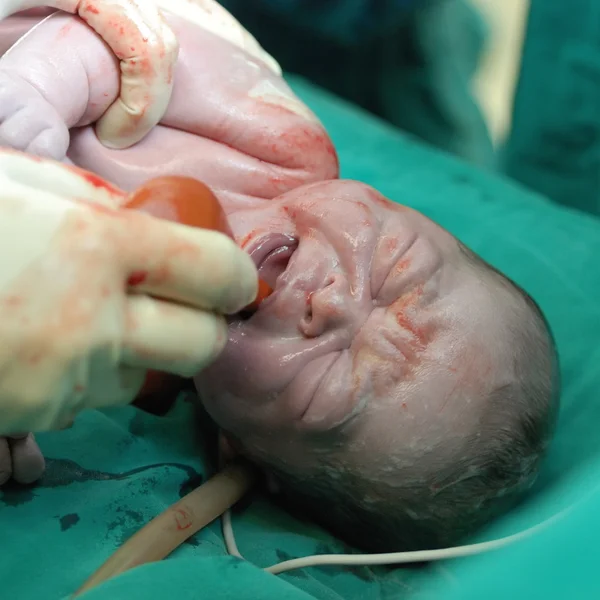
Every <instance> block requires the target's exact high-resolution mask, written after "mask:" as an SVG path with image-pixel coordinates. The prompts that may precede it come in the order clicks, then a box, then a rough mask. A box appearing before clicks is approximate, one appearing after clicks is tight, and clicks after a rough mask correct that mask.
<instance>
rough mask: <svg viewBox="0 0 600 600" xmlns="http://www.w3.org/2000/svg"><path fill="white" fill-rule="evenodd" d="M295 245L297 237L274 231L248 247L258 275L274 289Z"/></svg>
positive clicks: (296, 244) (296, 245)
mask: <svg viewBox="0 0 600 600" xmlns="http://www.w3.org/2000/svg"><path fill="white" fill-rule="evenodd" d="M297 247H298V240H297V239H295V238H293V237H291V236H289V235H284V234H279V233H276V234H270V235H267V236H265V237H262V238H260V239H259V240H258V241H257V242H256V243H255V244H254V245H253V246H252V248H251V249H250V251H249V253H250V257H251V258H252V259H253V260H254V264H255V265H256V268H257V269H258V275H259V277H260V278H261V279H262V280H263V281H265V282H266V283H268V284H269V285H270V286H271V287H272V288H273V289H274V290H275V289H276V286H277V280H278V279H279V277H280V276H281V275H282V274H283V273H284V272H285V270H286V268H287V266H288V264H289V262H290V258H291V257H292V255H293V254H294V251H295V250H296V248H297Z"/></svg>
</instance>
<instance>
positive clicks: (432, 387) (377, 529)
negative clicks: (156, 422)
mask: <svg viewBox="0 0 600 600" xmlns="http://www.w3.org/2000/svg"><path fill="white" fill-rule="evenodd" d="M170 22H171V23H172V24H173V25H174V28H176V30H177V34H178V37H179V41H180V44H181V54H180V62H179V63H178V65H177V68H176V77H175V85H174V89H173V98H172V102H171V105H170V107H169V110H168V112H167V114H166V116H165V118H164V119H163V122H162V125H161V126H159V127H157V128H156V129H155V130H153V131H152V132H151V133H150V135H149V136H148V137H147V138H145V139H144V140H143V141H142V142H141V143H140V144H138V145H136V146H133V147H132V148H129V149H127V150H125V151H115V150H110V149H108V148H105V147H103V146H102V145H101V144H100V143H99V142H98V140H97V139H96V138H95V136H94V131H93V129H91V127H89V123H92V122H93V121H94V118H96V119H97V118H98V117H99V116H100V115H101V114H102V110H105V109H106V107H107V106H108V105H109V104H110V102H112V100H114V98H115V97H116V96H117V94H118V64H117V62H116V60H114V57H112V56H111V55H110V53H109V52H108V51H107V49H106V47H105V46H104V45H103V44H102V43H101V41H100V40H99V39H98V37H97V36H96V35H95V34H94V33H93V32H91V31H90V30H89V29H87V28H86V27H85V25H83V24H82V23H80V22H79V21H77V20H75V19H73V18H72V17H67V16H58V17H53V18H52V19H50V21H48V22H46V23H45V24H44V25H43V26H41V27H39V28H38V29H37V30H36V31H34V32H33V33H32V34H31V35H30V36H29V37H28V38H27V39H26V40H25V41H24V42H22V43H21V44H20V45H19V46H18V47H17V48H15V50H14V51H13V52H11V53H10V54H9V56H8V57H6V58H7V60H2V61H0V77H2V76H4V77H5V78H8V81H9V82H10V81H12V82H13V83H14V84H15V85H14V88H13V98H14V94H16V93H18V94H21V96H20V101H21V102H23V101H25V100H26V99H27V96H26V95H25V96H23V94H33V96H35V97H36V98H37V96H36V95H35V93H33V92H32V91H31V90H33V91H34V92H37V89H38V88H41V89H43V91H44V94H43V95H41V100H40V99H39V98H38V99H37V100H36V101H37V102H38V103H39V104H38V110H37V114H39V115H42V116H44V115H50V116H51V117H52V119H54V120H53V121H51V123H50V124H51V125H52V127H54V131H58V132H59V131H61V127H60V126H61V125H62V128H63V130H64V129H69V128H72V127H74V126H75V125H77V126H78V128H77V129H75V130H72V131H71V138H70V143H69V150H68V155H69V157H70V158H71V159H72V160H73V161H74V162H76V163H77V164H79V165H80V166H84V167H87V168H92V169H93V170H94V171H95V172H97V173H98V174H100V175H102V176H103V177H106V178H107V179H109V180H111V181H112V182H113V183H115V184H116V185H118V186H120V187H122V188H124V189H133V188H134V187H136V186H137V185H139V184H140V183H142V182H143V181H144V180H146V179H147V178H149V177H153V176H156V175H159V174H166V173H173V174H191V175H195V176H197V177H199V178H201V179H204V180H206V181H207V183H209V184H210V185H212V186H213V188H215V191H216V192H217V194H218V195H219V198H220V200H221V202H222V203H223V205H224V207H225V209H226V211H227V212H228V214H229V219H230V224H231V227H232V230H233V232H234V234H235V236H236V239H237V240H238V241H239V243H240V244H241V245H242V246H243V247H244V248H246V249H247V250H248V252H250V254H251V255H252V256H253V257H254V259H255V260H256V262H257V265H258V266H259V269H260V274H261V277H262V278H263V279H264V280H266V281H267V282H268V283H270V284H271V285H272V286H273V287H274V289H275V292H274V294H273V295H272V296H271V297H270V298H269V299H267V300H266V301H265V302H264V303H263V305H262V306H261V307H260V309H259V310H258V312H256V313H255V314H254V315H252V316H250V317H249V318H247V319H242V318H241V317H240V318H238V319H233V320H232V321H231V323H230V340H229V344H228V346H227V348H226V350H225V352H224V353H223V355H222V356H221V358H220V359H219V360H218V361H217V362H216V363H215V364H214V365H213V366H212V367H211V368H209V369H208V370H206V371H205V372H203V373H201V374H200V375H198V377H197V378H196V385H197V387H198V390H199V397H200V399H201V401H202V405H203V407H204V408H205V409H206V411H208V413H209V414H210V415H211V417H212V418H213V419H214V420H215V422H216V423H217V424H218V425H219V426H220V427H221V428H222V429H223V431H224V432H226V435H227V438H228V440H229V441H230V443H231V445H232V446H233V447H234V449H235V450H236V451H238V452H240V453H242V454H244V455H246V456H248V457H249V458H251V459H252V460H253V461H255V462H256V463H257V464H259V465H260V466H261V467H263V469H264V470H265V472H266V473H267V474H268V475H269V477H270V478H271V479H272V480H273V481H274V482H275V483H277V484H278V486H277V487H278V488H279V489H280V493H281V497H282V499H283V500H284V501H288V502H289V503H291V504H292V505H297V506H300V507H302V509H303V510H305V511H308V512H309V513H310V514H311V516H312V517H313V518H315V519H316V520H317V521H319V522H321V523H322V524H323V525H325V526H326V527H328V528H330V529H332V530H333V531H334V532H335V533H337V534H338V535H340V536H341V537H343V538H345V539H347V540H348V541H350V542H351V543H354V544H356V545H357V546H360V547H363V548H365V549H367V550H377V551H386V550H390V551H392V550H402V549H409V548H410V549H416V548H432V547H436V546H445V545H448V544H453V543H455V542H457V541H459V540H460V539H461V538H462V537H464V536H465V535H468V534H470V533H472V532H474V531H475V530H476V529H477V528H478V527H479V526H481V525H482V524H483V523H485V522H487V521H488V520H489V519H490V518H492V517H494V516H495V515H497V514H500V513H501V512H503V511H504V510H506V509H507V508H508V507H510V506H511V505H512V504H513V503H514V502H515V501H517V500H518V498H519V496H520V494H522V493H523V492H524V491H525V490H526V489H527V488H529V487H530V486H531V484H532V482H533V481H534V479H535V476H536V473H537V471H538V469H539V464H540V460H541V458H542V456H543V454H544V450H545V448H546V446H547V443H548V441H549V438H550V435H551V432H552V427H553V423H554V418H555V413H556V406H557V387H558V386H557V367H556V358H555V352H554V346H553V342H552V338H551V335H550V333H549V330H548V327H547V325H546V323H545V321H544V318H543V316H542V315H541V313H540V311H539V309H538V308H537V307H536V305H535V303H534V302H533V301H532V300H531V299H530V298H529V297H528V296H527V295H526V294H525V293H524V292H523V291H522V290H520V289H519V288H517V287H516V286H515V285H514V284H512V283H511V282H510V281H508V280H507V279H506V278H505V277H503V276H502V275H501V274H500V273H498V272H496V271H495V270H494V269H493V268H491V267H490V266H489V265H487V264H485V263H484V262H483V261H482V260H481V259H479V258H478V257H477V256H475V255H474V254H473V253H472V252H470V251H469V250H468V249H467V248H465V247H464V246H463V245H461V244H460V242H458V241H457V240H456V239H455V238H453V237H452V236H451V235H450V234H449V233H448V232H446V231H444V230H443V229H441V228H440V227H438V226H437V225H435V224H434V223H432V222H431V221H429V220H428V219H427V218H425V217H424V216H423V215H420V214H419V213H416V212H415V211H413V210H411V209H409V208H407V207H403V206H400V205H397V204H394V203H392V202H390V201H389V200H386V199H385V198H383V197H382V196H381V195H379V194H378V193H377V192H376V191H374V190H373V189H371V188H369V187H368V186H366V185H363V184H360V183H357V182H352V181H338V180H331V179H332V178H335V177H336V176H337V161H336V159H335V152H334V151H333V149H332V146H331V142H330V141H329V138H328V137H327V135H326V134H325V132H324V131H323V129H322V127H321V126H320V125H319V123H318V122H317V120H316V119H315V118H314V116H313V115H312V114H311V113H310V111H308V109H306V107H304V106H303V105H302V104H301V103H300V102H299V101H298V100H297V99H296V98H295V97H294V96H293V94H292V93H291V91H289V88H287V87H286V86H285V84H284V83H283V81H282V80H281V79H280V78H279V77H278V76H277V74H276V73H274V72H273V71H271V70H269V68H268V66H267V65H263V64H260V63H258V62H256V61H253V60H251V58H250V57H249V56H248V55H245V54H244V53H242V52H241V51H239V50H236V49H235V48H233V47H232V45H231V44H229V43H228V42H227V41H225V40H223V39H220V38H219V37H218V36H215V35H212V34H211V33H210V32H206V31H204V32H198V31H197V30H196V29H194V28H192V27H190V26H189V25H188V24H186V23H184V22H182V21H179V20H177V19H171V20H170ZM51 28H53V29H51ZM36 39H37V40H41V41H42V42H43V46H41V47H43V48H44V55H43V56H42V54H41V53H40V52H38V53H37V54H36V53H35V52H34V46H33V44H34V43H35V42H36ZM49 39H52V40H54V43H53V44H49V43H48V40H49ZM75 41H77V42H78V43H77V44H75ZM74 49H77V50H76V51H77V52H78V53H80V54H79V55H80V56H83V57H84V58H85V60H84V61H82V62H83V65H84V67H85V68H84V69H82V70H79V71H76V70H74V69H73V70H69V69H64V68H61V64H62V63H64V62H65V61H67V62H68V61H69V60H72V57H73V56H74V52H75V51H74ZM207 50H210V51H211V52H210V54H209V53H208V51H207ZM46 56H47V57H48V58H47V59H46V58H45V57H46ZM208 56H210V59H208V58H207V57H208ZM32 57H33V58H32ZM32 61H33V62H35V65H36V68H31V64H32ZM44 61H46V62H44ZM99 61H100V62H99ZM100 67H101V68H100ZM192 67H193V68H192ZM90 70H91V71H92V72H93V75H94V76H90V74H89V71H90ZM32 80H33V81H32ZM23 81H26V82H27V84H28V85H27V86H21V87H19V86H20V83H21V82H23ZM36 86H37V88H36ZM61 86H64V87H61ZM90 88H91V90H90ZM5 89H7V88H5ZM8 89H9V90H10V88H8ZM65 89H72V90H77V93H72V94H70V95H66V94H65V92H64V90H65ZM15 90H16V91H15ZM61 90H63V91H62V92H61ZM38 95H40V94H38ZM15 102H16V99H15ZM43 102H45V103H46V105H44V104H43ZM49 104H50V105H51V108H52V109H53V111H54V112H52V111H50V110H49V109H48V108H46V109H45V108H44V106H46V107H47V105H49ZM98 104H101V105H102V106H100V107H99V106H98ZM6 105H8V104H5V106H6ZM56 115H58V118H57V117H56ZM92 117H94V118H92ZM0 121H1V119H0ZM186 131H187V132H188V133H185V132H186ZM0 133H1V127H0ZM54 139H56V140H59V141H60V139H61V138H60V136H57V137H56V138H54ZM63 139H64V138H63ZM68 141H69V140H68V138H67V142H68ZM50 142H52V140H50ZM57 147H58V146H56V145H54V146H52V145H51V143H49V145H48V146H46V148H51V149H52V151H53V152H56V148H57ZM64 151H66V145H65V146H64V149H63V150H62V152H63V154H64ZM59 158H60V156H59ZM327 180H329V181H327ZM281 194H282V195H281Z"/></svg>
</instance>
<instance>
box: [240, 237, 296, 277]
mask: <svg viewBox="0 0 600 600" xmlns="http://www.w3.org/2000/svg"><path fill="white" fill-rule="evenodd" d="M297 245H298V241H297V240H296V239H295V238H293V237H292V236H291V235H286V234H284V233H270V234H268V235H265V236H262V237H261V238H259V239H258V240H256V241H255V242H254V243H253V244H252V245H251V246H250V248H249V249H248V254H250V258H252V260H253V261H254V264H255V265H256V268H257V269H260V267H261V265H262V264H263V262H264V261H265V260H266V258H267V257H268V256H269V255H270V254H271V253H272V252H274V251H276V250H279V249H280V248H283V247H286V246H287V247H295V246H297Z"/></svg>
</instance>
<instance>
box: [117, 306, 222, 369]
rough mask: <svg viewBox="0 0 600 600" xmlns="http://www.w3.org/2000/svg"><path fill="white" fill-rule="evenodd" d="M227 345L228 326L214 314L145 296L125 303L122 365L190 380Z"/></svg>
mask: <svg viewBox="0 0 600 600" xmlns="http://www.w3.org/2000/svg"><path fill="white" fill-rule="evenodd" d="M226 342H227V324H226V322H225V319H224V318H223V317H220V316H218V315H215V314H214V313H210V312H204V311H201V310H196V309H193V308H190V307H188V306H182V305H176V304H172V303H169V302H164V301H162V300H157V299H154V298H150V297H148V296H144V295H133V296H130V297H129V298H128V300H127V308H126V317H125V333H124V338H123V354H122V358H121V360H122V362H123V363H124V364H126V365H129V366H136V367H144V368H147V369H155V370H159V371H165V372H167V373H173V374H175V375H180V376H182V377H192V376H193V375H196V374H197V373H198V372H199V371H200V370H202V368H204V367H205V366H206V365H208V364H209V363H210V362H212V361H213V360H214V359H215V358H216V357H217V356H218V355H219V353H220V352H221V351H222V350H223V348H224V347H225V344H226Z"/></svg>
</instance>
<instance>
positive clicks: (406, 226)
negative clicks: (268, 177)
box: [229, 180, 454, 251]
mask: <svg viewBox="0 0 600 600" xmlns="http://www.w3.org/2000/svg"><path fill="white" fill-rule="evenodd" d="M399 200H400V201H401V199H399ZM229 218H230V222H231V226H232V229H233V232H234V234H235V235H236V237H237V238H238V239H241V240H242V245H243V239H244V238H250V237H253V236H254V235H255V234H256V233H258V232H260V231H263V230H264V231H277V232H278V233H284V234H289V235H293V234H294V233H298V232H297V230H298V228H300V229H302V228H303V229H305V230H307V229H311V228H313V227H318V228H321V229H323V228H325V229H327V226H329V229H330V230H331V232H336V231H337V232H345V233H346V234H347V235H348V234H352V235H353V236H354V237H355V238H357V239H360V238H361V234H362V236H364V237H368V238H370V239H373V238H384V240H387V241H388V248H391V247H392V246H393V245H394V240H401V239H403V238H406V237H407V236H408V235H410V234H411V233H414V234H419V235H425V236H426V237H427V238H429V239H430V241H431V242H433V243H435V244H441V245H442V246H444V245H445V246H447V247H450V246H453V245H454V243H453V242H454V238H453V237H452V236H451V235H450V234H449V233H448V232H447V231H445V230H444V229H443V228H441V227H440V226H439V225H437V224H436V223H434V222H433V221H431V220H430V219H428V218H427V217H426V216H425V215H423V214H421V213H419V212H417V211H415V210H413V209H412V208H410V207H408V206H405V205H403V204H401V203H397V202H392V201H391V200H389V199H388V198H386V197H385V196H383V195H382V194H380V193H379V192H378V191H377V190H375V189H373V188H372V187H370V186H368V185H365V184H363V183H360V182H357V181H351V180H333V181H322V182H318V183H314V184H310V185H304V186H301V187H298V188H296V189H294V190H292V191H290V192H288V193H286V194H284V195H282V196H279V197H278V198H277V199H275V200H272V201H265V202H262V203H259V204H256V205H253V206H251V207H248V208H246V209H240V210H238V211H236V212H235V213H233V214H231V215H230V216H229ZM382 250H383V251H385V246H384V247H383V248H382Z"/></svg>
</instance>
